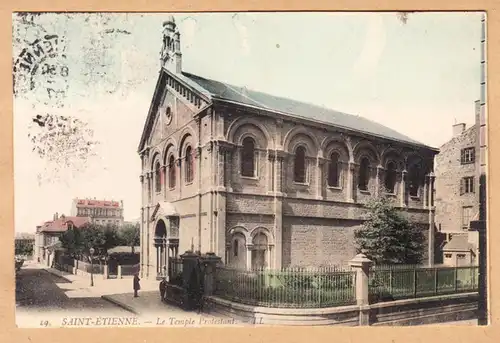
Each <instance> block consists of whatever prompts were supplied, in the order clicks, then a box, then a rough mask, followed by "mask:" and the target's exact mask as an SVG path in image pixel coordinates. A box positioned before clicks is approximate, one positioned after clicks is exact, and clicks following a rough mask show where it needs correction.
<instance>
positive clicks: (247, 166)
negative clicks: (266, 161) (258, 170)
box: [241, 137, 255, 177]
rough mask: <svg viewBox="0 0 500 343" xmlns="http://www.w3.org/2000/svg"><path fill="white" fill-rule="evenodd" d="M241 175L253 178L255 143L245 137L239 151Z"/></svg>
mask: <svg viewBox="0 0 500 343" xmlns="http://www.w3.org/2000/svg"><path fill="white" fill-rule="evenodd" d="M241 175H242V176H247V177H254V176H255V142H254V140H253V139H252V138H250V137H246V138H245V139H244V140H243V148H242V151H241Z"/></svg>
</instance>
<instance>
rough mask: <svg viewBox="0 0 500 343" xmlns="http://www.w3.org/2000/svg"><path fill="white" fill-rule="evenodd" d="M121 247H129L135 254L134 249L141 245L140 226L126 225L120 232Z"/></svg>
mask: <svg viewBox="0 0 500 343" xmlns="http://www.w3.org/2000/svg"><path fill="white" fill-rule="evenodd" d="M119 240H120V244H119V245H126V246H129V247H130V248H131V250H132V253H134V247H135V246H138V245H139V244H140V239H139V225H132V224H125V225H124V226H123V228H122V229H121V230H120V232H119Z"/></svg>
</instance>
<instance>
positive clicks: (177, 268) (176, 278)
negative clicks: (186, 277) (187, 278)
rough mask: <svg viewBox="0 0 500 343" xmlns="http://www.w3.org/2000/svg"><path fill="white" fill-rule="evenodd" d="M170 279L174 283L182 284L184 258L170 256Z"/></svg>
mask: <svg viewBox="0 0 500 343" xmlns="http://www.w3.org/2000/svg"><path fill="white" fill-rule="evenodd" d="M168 280H169V281H168V282H169V283H171V284H173V285H177V286H182V260H181V259H180V258H174V257H172V258H169V260H168Z"/></svg>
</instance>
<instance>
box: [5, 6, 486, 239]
mask: <svg viewBox="0 0 500 343" xmlns="http://www.w3.org/2000/svg"><path fill="white" fill-rule="evenodd" d="M481 15H482V14H481V13H479V12H476V13H473V12H470V13H461V12H450V13H445V12H440V13H411V14H410V15H409V17H408V21H407V22H406V23H405V24H404V23H403V22H401V20H399V18H398V16H397V15H396V14H395V13H333V12H332V13H310V12H309V13H199V14H193V13H189V14H174V17H175V20H176V23H177V24H178V27H179V30H180V33H181V49H182V54H183V56H182V58H183V61H182V64H183V70H184V71H187V72H190V73H193V74H197V75H200V76H203V77H207V78H212V79H215V80H219V81H223V82H227V83H230V84H233V85H237V86H245V87H247V88H249V89H254V90H259V91H262V92H267V93H270V94H273V95H277V96H284V97H288V98H292V99H296V100H300V101H304V102H309V103H314V104H317V105H321V106H326V107H329V108H332V109H335V110H338V111H342V112H346V113H351V114H356V115H359V116H363V117H366V118H368V119H371V120H374V121H377V122H379V123H381V124H383V125H386V126H388V127H390V128H393V129H395V130H397V131H399V132H401V133H402V134H405V135H407V136H409V137H411V138H413V139H415V140H418V141H420V142H422V143H424V144H427V145H430V146H434V147H439V146H440V145H442V144H444V143H445V142H446V141H447V140H449V139H450V138H451V134H452V125H453V124H455V123H461V122H464V123H466V124H467V126H469V125H472V124H473V123H474V101H475V100H477V99H479V90H480V88H479V84H480V30H481ZM169 16H170V14H168V13H155V14H138V13H134V14H127V13H115V14H109V13H101V14H92V15H91V14H85V13H81V14H50V13H49V14H41V15H38V16H35V17H31V16H25V17H22V18H20V17H19V16H16V15H14V16H13V33H14V35H13V37H14V40H13V51H12V53H13V62H16V60H17V59H18V57H19V55H20V53H21V51H22V49H24V48H26V47H28V48H29V46H30V44H31V43H33V41H34V40H36V39H37V38H40V37H42V38H43V37H44V35H47V34H48V35H52V34H56V35H58V37H59V38H58V39H59V41H58V46H59V47H60V50H58V51H59V54H58V55H56V56H55V57H52V59H51V58H49V59H48V60H45V61H42V62H40V69H38V71H37V73H38V74H37V75H38V76H35V81H36V82H35V87H34V89H30V88H26V87H24V88H23V86H22V83H16V85H18V84H21V86H16V87H19V89H18V90H16V91H15V97H14V187H15V230H16V232H34V231H35V227H36V225H39V224H40V223H42V222H44V221H46V220H50V219H51V218H52V216H53V214H54V213H55V212H58V213H59V214H61V213H64V214H67V215H68V214H69V213H70V207H71V201H72V199H73V198H75V197H79V198H97V199H106V200H111V199H113V200H123V202H124V215H125V220H127V219H135V218H138V217H139V216H140V208H141V193H140V182H139V175H140V173H141V168H140V167H141V166H140V159H139V155H138V153H137V147H138V144H139V139H140V136H141V134H142V129H143V125H144V122H145V119H146V116H147V113H148V109H149V106H150V103H151V99H152V95H153V91H154V87H155V84H156V81H157V77H158V73H159V70H160V61H159V53H160V49H161V44H162V41H161V40H162V32H161V31H162V22H163V21H164V20H166V19H167V18H168V17H169ZM47 61H49V62H50V61H53V62H50V63H54V65H56V68H61V67H62V66H64V67H65V68H66V69H65V70H66V74H64V75H67V76H65V77H60V78H57V80H56V81H57V84H58V85H59V86H58V87H59V88H58V89H60V90H64V92H63V93H61V94H63V95H62V96H61V97H59V98H58V100H57V101H56V100H54V99H53V98H52V99H51V98H48V96H47V94H48V93H47V86H46V85H47V83H44V82H46V80H47V79H46V76H43V75H44V74H43V70H44V69H43V64H44V63H45V64H46V63H47ZM54 61H55V62H54ZM60 72H62V69H61V70H59V69H56V73H60ZM16 75H17V74H15V75H14V77H15V78H16ZM40 75H42V76H40ZM57 75H63V74H57ZM37 80H38V81H37ZM40 80H42V81H40ZM44 80H45V81H44ZM46 114H49V115H50V116H52V117H58V116H64V117H65V118H71V120H72V121H73V124H72V125H73V126H71V127H72V128H73V129H74V130H75V131H73V132H75V133H74V134H72V135H68V134H65V133H61V132H62V131H61V132H59V133H57V134H55V135H48V132H47V127H46V126H45V127H41V126H39V125H38V124H36V123H34V121H33V118H34V117H35V116H36V115H41V116H44V115H46ZM64 127H65V126H64Z"/></svg>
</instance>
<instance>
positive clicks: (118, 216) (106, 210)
mask: <svg viewBox="0 0 500 343" xmlns="http://www.w3.org/2000/svg"><path fill="white" fill-rule="evenodd" d="M71 215H72V216H75V217H90V218H91V219H92V222H93V223H95V224H100V225H106V224H115V225H118V226H122V225H123V201H119V202H118V201H111V200H96V199H95V198H94V199H78V198H76V199H73V203H72V205H71Z"/></svg>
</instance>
